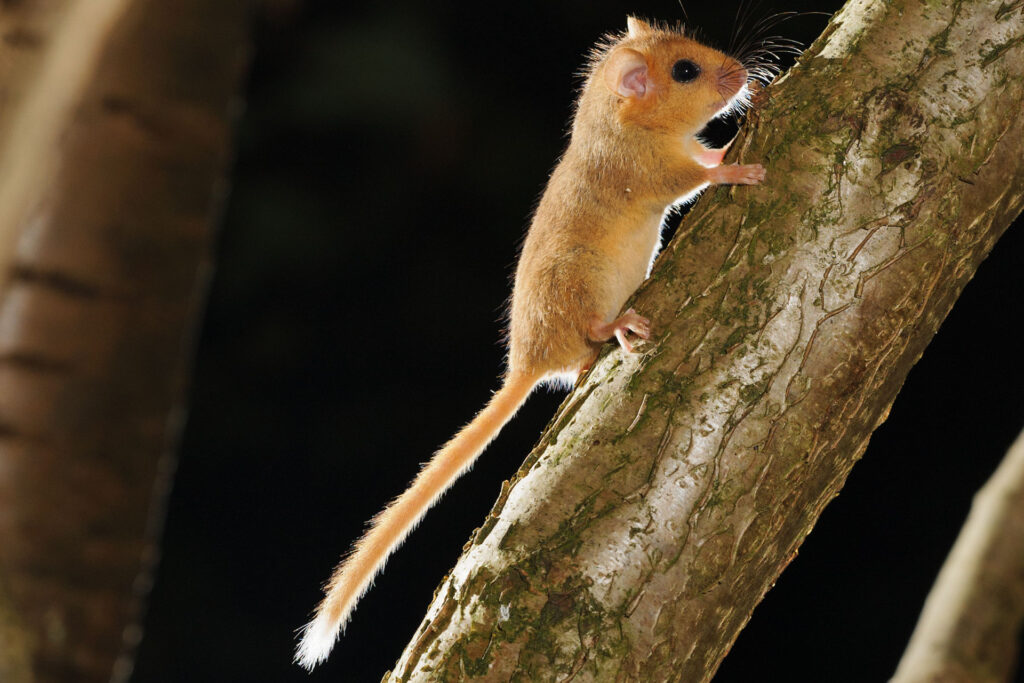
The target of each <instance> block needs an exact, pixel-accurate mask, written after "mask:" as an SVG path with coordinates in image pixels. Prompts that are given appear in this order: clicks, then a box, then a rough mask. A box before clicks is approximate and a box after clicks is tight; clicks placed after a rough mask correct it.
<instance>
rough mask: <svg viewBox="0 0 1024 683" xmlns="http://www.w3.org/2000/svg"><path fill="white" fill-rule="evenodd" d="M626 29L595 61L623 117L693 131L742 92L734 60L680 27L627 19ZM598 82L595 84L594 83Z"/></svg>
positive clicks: (743, 78)
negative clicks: (660, 25) (655, 24)
mask: <svg viewBox="0 0 1024 683" xmlns="http://www.w3.org/2000/svg"><path fill="white" fill-rule="evenodd" d="M626 23H627V26H628V31H627V33H626V34H625V35H624V36H622V37H621V38H620V39H619V40H618V41H617V42H616V43H614V44H613V45H612V46H611V48H610V49H609V51H608V52H607V56H606V57H605V58H604V60H603V61H602V62H601V63H600V64H599V65H598V67H597V68H598V69H599V72H598V73H596V74H595V75H596V76H599V80H600V82H601V83H603V85H604V87H605V88H607V90H608V92H609V93H610V95H611V96H612V97H613V98H614V99H615V100H616V106H617V108H618V113H619V117H620V118H621V120H622V121H623V122H632V123H634V124H637V125H640V126H643V127H645V128H651V129H655V130H663V131H665V132H669V133H682V134H692V133H696V132H697V131H699V130H700V129H701V128H703V127H704V126H705V125H706V124H707V122H708V121H710V120H711V119H713V118H715V117H716V116H720V115H721V114H724V113H726V112H728V111H730V110H731V109H732V108H733V106H734V105H735V103H736V101H737V99H738V98H739V97H741V96H742V94H743V93H745V92H746V91H745V90H744V86H746V83H747V71H746V69H744V68H743V65H742V64H740V63H739V62H738V61H736V60H735V59H733V58H732V57H729V56H728V55H725V54H723V53H721V52H719V51H718V50H715V49H713V48H710V47H707V46H706V45H702V44H701V43H699V42H697V41H696V40H694V39H692V38H688V37H687V36H685V35H683V33H682V32H681V31H676V30H669V29H663V28H654V27H652V26H651V25H650V24H647V23H646V22H644V21H641V20H640V19H636V18H634V17H629V18H628V19H627V20H626ZM595 85H597V84H595Z"/></svg>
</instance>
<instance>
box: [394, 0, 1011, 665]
mask: <svg viewBox="0 0 1024 683" xmlns="http://www.w3.org/2000/svg"><path fill="white" fill-rule="evenodd" d="M1022 11H1024V10H1022V8H1021V7H1020V6H1019V5H1008V4H1005V3H1004V4H1002V5H1000V4H998V3H982V2H974V3H971V2H956V3H954V2H944V3H934V2H923V1H920V0H896V1H894V2H883V1H881V0H858V1H854V2H851V3H849V4H848V5H847V6H846V7H845V8H844V9H843V11H842V12H840V13H839V14H838V15H837V16H836V17H835V18H834V19H833V21H832V22H831V23H830V25H829V27H828V29H827V30H826V32H825V33H824V34H823V35H822V37H821V38H820V39H819V40H818V41H817V42H816V43H815V45H813V46H812V47H811V49H810V50H808V52H807V53H806V54H805V55H804V56H803V57H802V58H801V60H800V62H799V64H798V65H797V66H796V67H795V68H794V69H793V70H792V71H791V72H790V73H789V74H787V75H786V76H785V77H784V78H782V79H780V81H779V82H777V83H776V84H774V85H773V86H771V87H770V88H769V89H768V91H767V93H766V101H765V102H764V104H763V106H762V107H761V108H760V110H759V111H758V112H757V113H755V114H754V115H753V116H751V117H750V118H749V120H748V123H747V128H746V132H745V135H744V137H743V138H742V139H741V140H739V141H737V144H734V145H733V149H734V152H738V154H737V155H736V156H737V157H738V158H740V159H742V161H744V162H755V161H756V162H761V163H763V164H765V165H766V167H767V169H768V180H767V181H766V182H765V184H764V185H762V186H759V187H756V188H743V189H742V190H731V189H717V190H715V191H713V192H710V193H708V194H707V196H705V197H704V198H703V199H702V200H701V202H700V203H699V204H698V205H697V206H696V207H695V208H694V210H693V211H692V212H691V213H690V215H689V216H687V219H686V220H685V221H684V224H683V225H682V226H681V228H680V230H679V234H678V235H677V236H676V238H675V239H674V241H673V242H672V243H671V244H670V245H669V247H668V248H667V249H666V251H665V253H664V254H663V255H662V256H661V257H660V258H659V260H658V263H657V264H656V266H655V269H654V272H653V273H652V276H651V278H650V280H649V281H648V282H647V283H646V284H645V285H644V287H643V288H642V289H641V291H640V292H639V293H638V295H637V297H636V298H635V300H634V301H633V302H632V305H634V306H635V307H636V308H637V310H639V311H641V312H643V314H644V315H646V316H649V317H651V318H652V320H653V321H654V322H655V325H656V328H657V331H658V335H657V339H656V341H655V342H654V343H653V344H651V345H649V346H648V347H647V348H646V349H644V353H643V354H640V355H628V354H623V353H621V352H620V351H618V350H609V351H608V352H607V353H605V354H604V356H603V357H602V358H601V359H600V360H599V361H598V363H597V364H595V367H594V368H593V370H592V371H591V373H590V374H589V376H587V377H586V378H584V380H583V381H582V383H581V384H580V386H579V387H578V388H577V389H576V391H575V392H573V393H572V394H571V395H570V396H569V397H568V399H567V400H566V402H565V403H564V404H563V406H562V408H561V409H560V410H559V412H558V414H557V415H556V417H555V418H554V420H553V421H552V423H551V425H550V426H549V428H548V430H547V431H546V432H545V434H544V435H543V436H542V437H541V440H540V442H539V444H538V445H537V447H536V448H535V449H534V451H533V452H532V453H531V454H530V455H529V457H528V458H527V460H526V462H525V464H524V465H523V467H522V469H521V470H520V471H519V472H518V473H517V475H516V476H515V477H514V479H513V480H512V483H511V484H510V485H509V486H506V487H504V488H503V491H502V494H501V496H500V498H499V500H498V502H497V504H496V505H495V507H494V510H493V511H492V513H491V515H490V516H489V517H488V519H487V520H486V521H485V522H484V524H483V526H482V527H481V528H480V530H479V532H478V533H477V534H476V535H475V537H474V538H473V539H472V540H471V541H470V543H468V544H467V546H466V548H465V553H464V555H463V557H462V558H461V559H460V560H459V562H458V564H457V565H456V567H455V568H454V570H453V571H452V573H451V575H450V576H449V577H448V578H447V579H446V580H445V581H444V583H442V585H441V586H440V588H439V589H438V592H437V595H436V597H435V600H434V602H433V604H432V605H431V607H430V609H429V611H428V614H427V617H426V619H425V621H424V622H423V624H422V626H421V628H420V629H419V630H418V632H417V633H416V635H415V636H414V638H413V639H412V641H411V642H410V644H409V645H408V647H407V648H406V650H405V652H404V653H403V655H402V657H401V659H400V660H399V661H398V663H397V665H396V667H395V670H394V673H392V674H389V675H388V676H387V677H386V678H387V679H388V680H390V681H419V680H455V679H459V680H466V679H472V680H489V681H490V680H493V681H504V680H511V679H515V680H555V679H558V680H570V679H572V678H574V677H577V676H579V677H580V678H581V679H582V678H586V679H587V680H644V681H646V680H685V681H705V680H708V679H709V678H710V677H711V676H712V674H713V673H714V671H715V670H716V668H717V666H718V664H719V662H720V661H721V659H722V658H723V657H724V656H725V654H726V652H727V651H728V649H729V647H730V646H731V644H732V642H733V641H734V640H735V638H736V636H737V634H738V633H739V631H740V629H741V628H742V627H743V625H744V624H745V623H746V621H747V620H748V619H749V617H750V614H751V612H752V610H753V608H754V606H755V605H756V604H757V603H758V602H759V601H760V599H761V597H762V596H763V595H764V593H765V592H766V591H767V590H768V589H769V588H770V587H771V585H772V583H773V582H774V581H775V579H776V577H777V576H778V575H779V573H780V572H781V571H782V570H783V568H784V567H785V566H786V565H787V564H788V563H789V561H790V560H791V559H792V558H793V557H794V556H795V554H796V552H797V549H798V548H799V546H800V543H801V541H802V540H803V538H804V537H805V536H806V535H807V534H808V533H809V532H810V530H811V528H812V527H813V525H814V523H815V521H816V520H817V518H818V516H819V515H820V513H821V511H822V510H823V509H824V507H825V505H826V504H827V503H828V502H829V501H830V500H831V499H832V498H834V497H835V496H836V495H837V494H838V492H839V490H840V488H841V487H842V485H843V482H844V480H845V478H846V476H847V474H848V473H849V471H850V468H851V467H852V466H853V464H854V462H856V460H857V459H858V458H859V457H860V456H861V454H862V453H863V452H864V449H865V448H866V447H867V442H868V439H869V437H870V435H871V433H872V431H873V430H874V429H875V428H876V427H877V426H878V425H879V424H880V423H881V422H882V421H884V419H885V417H886V415H887V413H888V410H889V406H890V405H891V404H892V401H893V399H894V398H895V396H896V393H897V391H898V389H899V387H900V385H901V384H902V382H903V380H904V378H905V377H906V374H907V372H908V371H909V369H910V367H911V366H912V365H913V363H914V362H915V361H916V359H917V358H918V357H919V356H920V355H921V353H922V352H923V350H924V348H925V346H926V345H927V343H928V341H929V340H930V339H931V338H932V336H933V335H934V333H935V331H936V329H937V328H938V326H939V324H940V323H941V321H942V320H943V319H944V318H945V316H946V314H947V313H948V312H949V310H950V308H951V307H952V305H953V303H954V301H955V300H956V298H957V296H958V295H959V293H960V291H961V290H962V289H963V287H964V285H965V284H966V283H967V281H968V280H969V279H970V278H971V276H972V275H973V273H974V271H975V269H976V268H977V266H978V264H979V263H980V262H981V260H982V259H983V258H984V257H985V255H986V254H987V253H988V252H989V250H990V249H991V248H992V246H993V244H994V243H995V241H996V240H997V239H998V237H999V235H1000V234H1001V233H1002V232H1003V231H1004V230H1005V229H1006V227H1007V226H1008V225H1009V224H1010V222H1011V221H1012V219H1013V218H1014V217H1015V216H1016V215H1017V214H1018V213H1019V212H1020V210H1021V207H1022V206H1024V162H1022V157H1024V155H1022V154H1021V150H1022V149H1024V117H1021V116H1019V112H1020V110H1021V107H1022V106H1024V45H1022V43H1024V21H1022V18H1021V12H1022Z"/></svg>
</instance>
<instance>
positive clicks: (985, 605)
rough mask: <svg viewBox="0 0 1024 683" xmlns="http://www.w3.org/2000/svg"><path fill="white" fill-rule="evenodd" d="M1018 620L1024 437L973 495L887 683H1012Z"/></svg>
mask: <svg viewBox="0 0 1024 683" xmlns="http://www.w3.org/2000/svg"><path fill="white" fill-rule="evenodd" d="M1022 621H1024V434H1021V435H1020V436H1018V437H1017V440H1016V441H1015V442H1014V444H1013V445H1012V446H1011V447H1010V450H1009V451H1008V452H1007V453H1006V457H1005V458H1003V462H1002V464H1001V465H999V469H997V470H996V472H995V473H994V474H993V475H992V477H991V478H989V480H988V482H987V483H986V484H985V486H984V487H982V489H981V490H980V491H978V493H977V494H975V496H974V503H973V504H972V505H971V513H970V515H969V516H968V518H967V521H966V522H965V523H964V526H963V529H962V530H961V531H960V535H959V536H958V537H957V540H956V543H955V544H954V545H953V549H952V550H951V551H950V553H949V556H948V557H947V558H946V562H945V564H943V565H942V571H941V572H939V576H938V578H937V579H936V580H935V585H934V586H933V587H932V590H931V592H930V593H929V594H928V599H927V601H926V602H925V605H924V609H923V610H922V612H921V618H920V619H919V620H918V622H917V628H916V629H915V630H914V634H913V636H912V637H911V639H910V643H909V645H907V650H906V652H905V653H904V654H903V658H902V659H901V660H900V664H899V668H897V670H896V674H895V675H894V676H893V678H892V680H891V681H890V683H1001V682H1003V681H1008V680H1011V679H1012V678H1013V675H1014V672H1015V671H1017V670H1019V668H1020V667H1019V664H1018V662H1017V657H1018V652H1017V650H1018V641H1019V639H1020V627H1021V623H1022Z"/></svg>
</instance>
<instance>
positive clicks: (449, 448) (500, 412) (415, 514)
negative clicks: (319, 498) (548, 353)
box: [295, 375, 540, 669]
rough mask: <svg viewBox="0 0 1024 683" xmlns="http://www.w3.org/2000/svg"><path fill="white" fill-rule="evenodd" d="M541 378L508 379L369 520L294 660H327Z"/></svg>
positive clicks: (307, 662)
mask: <svg viewBox="0 0 1024 683" xmlns="http://www.w3.org/2000/svg"><path fill="white" fill-rule="evenodd" d="M539 380H540V378H539V377H535V376H531V375H514V376H509V377H508V378H507V379H506V381H505V384H504V386H502V388H501V389H499V390H498V391H497V392H496V393H495V394H494V395H493V396H492V397H491V400H490V401H489V402H488V403H487V405H486V406H484V409H483V410H481V411H480V412H479V413H478V414H477V416H476V417H475V418H473V421H472V422H470V423H469V424H468V425H466V426H465V427H463V428H462V430H460V431H459V433H458V434H456V435H455V436H454V437H452V439H451V441H449V442H448V443H447V444H445V445H444V446H442V447H441V449H440V450H439V451H438V452H437V453H435V454H434V457H433V458H431V459H430V462H428V463H427V464H426V465H425V466H424V467H423V469H422V470H420V473H419V474H418V475H417V476H416V479H414V480H413V482H412V484H411V485H410V486H409V488H408V489H406V490H405V492H404V493H402V495H400V496H399V497H398V498H396V499H395V500H394V501H392V502H391V504H390V505H388V506H387V507H386V508H384V510H383V511H381V512H380V514H378V515H377V516H376V517H374V518H373V519H372V520H370V524H369V526H370V529H369V531H367V532H366V533H365V534H364V535H363V537H362V538H361V539H359V541H358V542H357V543H356V544H355V546H353V548H352V551H351V552H350V553H349V555H348V556H347V557H345V559H343V560H342V562H341V564H340V565H338V568H337V569H335V570H334V574H333V575H332V576H331V580H330V581H329V582H328V583H327V586H326V589H325V593H326V595H325V597H324V599H323V601H322V602H321V603H320V605H319V606H318V607H317V609H316V615H315V616H314V617H313V620H312V621H310V622H309V623H308V624H306V625H305V626H304V627H303V628H302V636H301V638H302V640H301V642H300V643H299V647H298V649H297V650H296V653H295V661H296V662H297V663H298V664H300V665H302V666H304V667H305V668H307V669H312V668H313V667H314V666H316V665H317V664H319V663H320V662H322V661H323V660H325V659H327V655H328V654H329V653H330V651H331V648H332V647H334V643H335V642H336V641H337V640H338V636H339V635H341V632H342V631H343V630H344V628H345V625H346V624H347V623H348V620H349V617H350V616H351V614H352V610H353V609H355V606H356V603H357V602H358V601H359V598H361V597H362V596H363V594H364V593H365V592H366V590H367V589H368V588H369V587H370V584H371V583H373V580H374V578H376V576H377V574H379V573H380V571H381V570H382V569H383V568H384V563H385V562H386V561H387V559H388V557H389V556H390V555H391V553H392V552H394V551H395V550H396V549H397V548H398V546H400V545H401V544H402V541H404V540H405V537H406V536H408V535H409V532H410V531H412V530H413V529H414V528H415V527H416V525H417V524H418V523H419V521H420V519H422V518H423V515H424V514H425V513H426V512H427V510H429V509H430V507H431V506H432V505H433V504H434V503H435V502H436V501H437V499H438V498H440V497H441V494H443V493H444V492H445V491H446V490H447V489H448V487H449V486H451V485H452V484H453V483H454V482H455V480H456V479H458V478H459V477H460V476H461V475H462V473H463V472H465V471H466V470H467V469H469V468H470V467H471V466H472V464H473V462H474V461H475V460H476V458H477V456H479V455H480V453H481V452H483V450H484V449H485V448H486V447H487V444H489V443H490V442H491V440H492V439H494V437H495V436H497V435H498V432H500V431H501V428H502V427H504V426H505V423H506V422H508V421H509V420H510V419H511V418H512V416H513V415H515V413H516V411H517V410H519V406H521V405H522V404H523V402H524V401H526V398H527V397H528V396H529V395H530V392H531V391H533V388H534V387H535V386H536V385H537V382H538V381H539Z"/></svg>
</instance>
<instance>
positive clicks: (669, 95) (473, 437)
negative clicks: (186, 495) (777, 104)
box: [296, 18, 764, 667]
mask: <svg viewBox="0 0 1024 683" xmlns="http://www.w3.org/2000/svg"><path fill="white" fill-rule="evenodd" d="M628 23H629V31H628V32H627V33H626V34H625V35H623V36H621V37H619V38H618V39H617V40H615V41H613V42H612V43H610V44H609V45H607V46H605V49H604V50H603V51H601V52H600V53H599V54H598V55H597V56H596V57H595V59H594V61H593V62H592V66H591V70H590V73H589V75H588V77H587V81H586V84H585V86H584V88H583V91H582V93H581V95H580V99H579V102H578V105H577V111H576V116H575V118H574V120H573V126H572V139H571V141H570V143H569V147H568V149H567V150H566V151H565V154H564V156H563V157H562V159H561V161H560V162H559V164H558V166H557V168H555V170H554V172H553V173H552V175H551V179H550V181H549V182H548V186H547V189H546V190H545V192H544V195H543V197H542V198H541V201H540V204H539V205H538V207H537V211H536V214H535V215H534V218H533V221H532V223H531V225H530V229H529V232H528V234H527V236H526V240H525V242H524V243H523V249H522V253H521V255H520V258H519V265H518V267H517V268H516V276H515V286H514V289H513V293H512V302H511V310H510V329H509V355H508V369H507V372H506V375H505V381H504V385H503V386H502V388H501V389H500V390H499V391H498V392H497V393H496V394H495V395H494V396H493V398H492V399H491V401H490V402H489V403H488V405H487V406H486V407H485V408H484V409H483V410H482V411H481V412H480V413H479V414H478V415H477V416H476V418H474V419H473V421H472V422H471V423H470V424H469V425H467V426H466V427H465V428H463V430H462V431H460V432H459V433H458V434H457V435H456V436H455V437H454V438H453V439H452V440H451V441H450V442H448V444H446V445H445V446H444V447H443V448H441V449H440V450H439V451H438V452H437V453H436V454H435V456H434V457H433V459H431V461H430V462H429V463H428V464H427V465H426V466H425V467H424V468H423V470H422V471H421V472H420V474H419V475H418V476H417V477H416V479H415V481H414V482H413V483H412V485H411V486H410V487H409V488H408V489H407V490H406V491H405V492H404V493H403V494H402V495H401V496H399V497H398V498H396V499H395V501H394V502H392V503H391V505H389V506H388V507H387V508H385V510H384V511H383V512H381V513H380V514H379V515H377V517H375V518H374V519H373V520H372V522H371V528H370V530H369V531H368V532H367V533H366V535H365V536H364V537H363V538H362V539H361V540H360V541H359V542H358V543H357V544H356V545H355V547H354V548H353V551H352V553H351V554H350V555H349V556H348V557H347V558H346V559H345V560H344V561H343V562H342V563H341V565H340V566H339V567H338V568H337V570H335V573H334V575H333V576H332V578H331V580H330V582H329V583H328V585H327V590H326V592H327V595H326V597H325V598H324V600H323V602H322V603H321V604H320V606H319V607H318V609H317V613H316V616H315V618H314V620H313V621H312V622H310V623H309V624H308V625H307V626H306V628H305V629H304V630H303V638H302V643H301V644H300V646H299V651H298V653H297V656H296V659H297V660H298V661H299V662H300V663H302V664H303V665H305V666H307V667H312V666H313V665H315V664H316V663H318V662H320V661H322V660H323V659H324V658H326V656H327V654H328V652H329V651H330V649H331V646H332V645H333V644H334V641H335V640H336V638H337V637H338V634H339V632H340V630H341V629H342V628H343V627H344V625H345V623H346V622H347V621H348V618H349V616H350V615H351V613H352V610H353V609H354V607H355V604H356V602H357V601H358V600H359V598H360V597H361V596H362V594H363V593H364V592H365V591H366V589H367V587H368V586H369V585H370V583H371V582H372V581H373V578H374V577H375V576H376V575H377V573H378V572H379V571H380V570H381V568H382V567H383V564H384V562H385V560H387V558H388V556H389V555H390V554H391V553H392V552H393V551H394V550H395V548H396V547H397V546H398V545H399V544H401V542H402V541H403V540H404V538H405V537H406V535H407V534H408V533H409V531H411V530H412V528H413V527H415V525H416V524H417V523H418V522H419V520H420V518H421V517H422V516H423V514H424V513H425V512H426V511H427V509H428V508H429V507H430V506H431V505H432V504H433V503H434V502H435V501H436V500H437V498H438V497H439V496H440V495H441V494H442V493H443V492H444V491H445V489H447V488H448V487H449V486H450V485H451V484H452V482H454V481H455V479H457V478H458V477H459V476H460V475H461V474H462V473H463V472H464V471H465V470H466V469H467V468H469V466H470V465H471V464H472V463H473V461H474V460H475V459H476V457H477V456H478V455H479V454H480V452H481V451H483V449H484V448H485V447H486V446H487V444H488V443H489V442H490V441H491V439H493V438H494V437H495V436H496V435H497V433H498V432H499V431H500V429H501V428H502V426H503V425H504V424H505V423H506V422H507V421H508V420H509V419H510V418H511V417H512V415H513V414H514V413H515V411H516V410H517V409H518V407H519V406H520V405H521V404H522V402H523V401H525V400H526V397H527V396H528V395H529V393H530V392H531V391H532V390H533V388H534V387H535V386H536V385H537V384H538V383H539V382H542V381H544V380H546V379H551V378H554V377H560V376H561V377H564V376H566V375H568V376H571V377H574V376H576V375H577V374H578V373H579V372H580V371H581V370H583V369H584V368H586V367H588V366H589V364H590V363H591V362H593V359H594V358H595V357H596V354H597V350H598V348H599V346H600V345H601V343H603V342H604V341H606V340H607V339H609V338H610V337H611V336H613V335H614V336H616V337H617V338H618V340H619V342H620V344H621V345H622V346H623V348H625V349H626V350H627V351H630V350H632V345H631V344H630V342H629V341H628V340H627V338H626V335H627V333H628V332H632V333H634V334H637V335H638V336H640V337H642V338H647V336H648V334H649V324H650V323H649V321H647V320H646V319H645V318H642V317H640V316H639V315H638V314H637V313H635V312H634V311H632V310H629V311H626V312H625V313H622V314H621V315H620V312H621V309H622V305H623V304H624V303H625V301H626V299H627V298H628V297H629V296H630V294H632V293H633V291H634V290H635V289H636V288H637V286H639V284H640V283H641V282H642V281H643V279H644V278H645V277H646V276H647V272H648V269H649V266H650V263H651V259H652V257H653V254H654V252H655V251H656V250H657V245H658V239H659V231H660V226H661V220H662V216H663V214H664V212H665V209H666V208H667V207H668V206H669V205H671V204H672V203H673V202H675V201H677V200H678V199H679V198H681V197H684V196H687V195H690V194H692V193H694V192H696V191H697V190H699V189H700V188H701V187H703V186H705V185H707V184H709V183H720V182H732V183H756V182H759V181H760V179H761V178H763V175H764V170H763V169H762V168H761V167H760V166H727V167H722V166H717V164H718V163H720V162H721V158H722V154H724V150H708V149H705V148H704V147H703V146H702V145H701V144H700V143H699V142H698V141H697V140H696V139H695V138H694V136H695V135H696V133H697V132H698V131H699V130H700V129H701V128H703V127H704V125H705V124H706V123H707V122H708V121H709V120H710V119H711V118H713V117H714V116H715V115H716V114H718V113H720V112H721V111H722V110H723V109H724V108H727V107H728V106H729V105H730V103H731V101H732V100H733V99H734V98H735V97H736V96H738V94H739V93H740V92H741V91H742V88H743V86H744V85H745V83H746V78H747V73H746V71H745V70H744V69H743V67H742V66H741V65H740V64H739V63H737V62H736V61H735V60H733V59H731V58H729V57H726V56H725V55H723V54H721V53H719V52H717V51H715V50H712V49H711V48H708V47H705V46H703V45H701V44H700V43H697V42H696V41H694V40H691V39H689V38H687V37H686V36H684V35H683V34H682V33H680V32H677V31H671V30H665V29H654V28H652V27H650V26H649V25H647V24H645V23H643V22H641V21H638V20H636V19H632V18H631V19H630V20H629V22H628ZM680 60H688V61H690V62H692V63H693V64H694V65H698V66H699V68H700V76H699V77H696V78H694V79H693V80H692V81H687V82H685V83H682V82H677V79H674V78H673V76H672V73H673V65H675V64H677V62H679V61H680Z"/></svg>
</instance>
